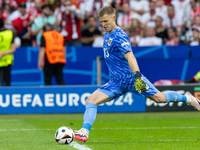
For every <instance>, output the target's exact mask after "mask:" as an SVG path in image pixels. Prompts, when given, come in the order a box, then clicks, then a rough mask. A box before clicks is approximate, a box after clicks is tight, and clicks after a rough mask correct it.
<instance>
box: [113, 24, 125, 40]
mask: <svg viewBox="0 0 200 150" xmlns="http://www.w3.org/2000/svg"><path fill="white" fill-rule="evenodd" d="M116 30H117V31H116V32H115V37H116V39H124V38H128V35H127V34H126V32H124V31H123V30H122V29H121V28H120V27H117V29H116Z"/></svg>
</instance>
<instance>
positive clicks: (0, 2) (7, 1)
mask: <svg viewBox="0 0 200 150" xmlns="http://www.w3.org/2000/svg"><path fill="white" fill-rule="evenodd" d="M5 4H9V5H10V6H11V7H12V8H17V7H18V4H17V2H16V1H15V0H0V7H2V6H3V5H5Z"/></svg>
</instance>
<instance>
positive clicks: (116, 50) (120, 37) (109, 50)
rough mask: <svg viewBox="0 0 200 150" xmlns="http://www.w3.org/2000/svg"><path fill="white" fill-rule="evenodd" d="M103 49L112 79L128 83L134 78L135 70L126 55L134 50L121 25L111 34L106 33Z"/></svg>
mask: <svg viewBox="0 0 200 150" xmlns="http://www.w3.org/2000/svg"><path fill="white" fill-rule="evenodd" d="M103 51H104V58H105V62H106V64H107V66H108V70H109V76H110V79H111V81H124V82H126V84H127V81H128V80H129V81H130V80H131V81H132V80H134V78H133V77H134V75H133V72H132V70H131V69H130V67H129V65H128V61H127V59H126V58H125V57H124V55H125V54H126V53H127V52H132V48H131V42H130V40H129V38H128V36H127V34H126V33H125V32H124V31H123V30H122V29H121V28H120V27H117V28H116V29H115V30H114V31H113V32H111V33H110V34H108V33H107V32H105V33H104V43H103Z"/></svg>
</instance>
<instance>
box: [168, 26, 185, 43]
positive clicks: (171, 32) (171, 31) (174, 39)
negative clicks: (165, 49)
mask: <svg viewBox="0 0 200 150" xmlns="http://www.w3.org/2000/svg"><path fill="white" fill-rule="evenodd" d="M167 34H168V39H167V41H166V42H165V45H167V46H177V45H179V44H183V43H184V42H183V41H181V40H180V39H179V37H178V36H177V35H178V34H177V30H176V28H175V27H171V28H168V29H167Z"/></svg>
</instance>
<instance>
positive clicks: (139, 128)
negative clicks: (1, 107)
mask: <svg viewBox="0 0 200 150" xmlns="http://www.w3.org/2000/svg"><path fill="white" fill-rule="evenodd" d="M199 128H200V127H135V128H134V127H133V128H131V127H130V128H92V129H91V130H123V129H124V130H154V129H199ZM37 130H38V131H40V130H44V131H45V130H56V129H0V132H1V131H37Z"/></svg>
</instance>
